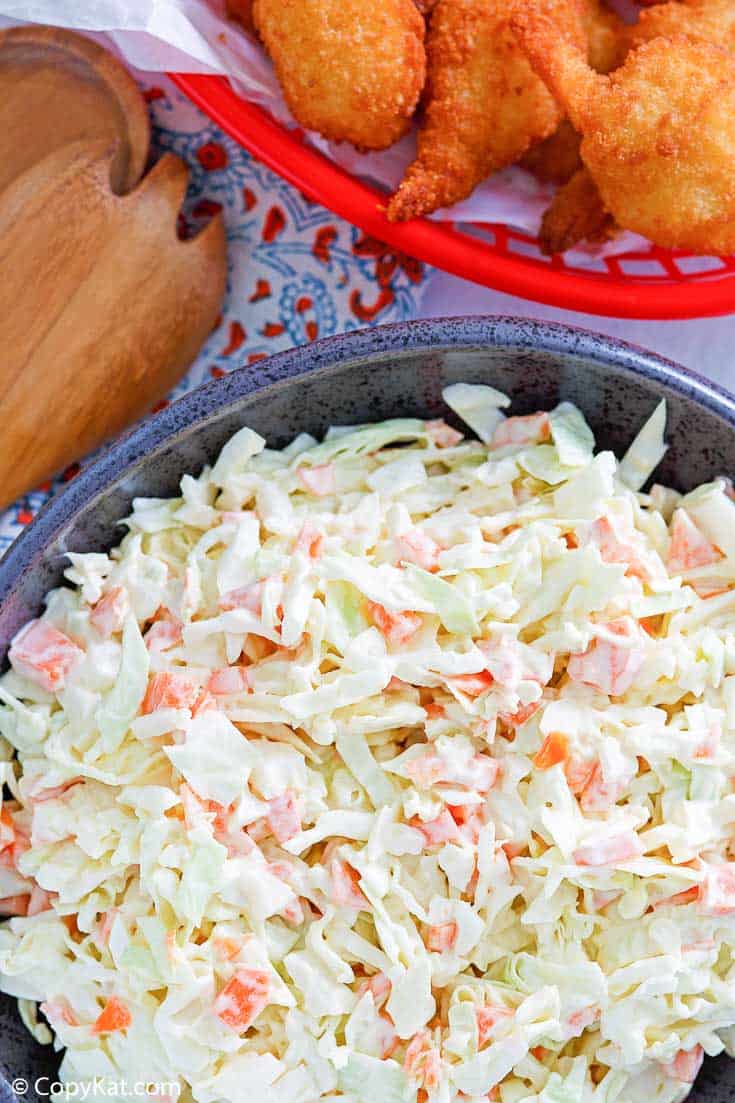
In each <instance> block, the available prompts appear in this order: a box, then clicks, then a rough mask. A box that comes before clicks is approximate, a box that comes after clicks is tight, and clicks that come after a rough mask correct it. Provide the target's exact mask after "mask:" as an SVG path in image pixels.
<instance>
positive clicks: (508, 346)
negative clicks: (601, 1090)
mask: <svg viewBox="0 0 735 1103" xmlns="http://www.w3.org/2000/svg"><path fill="white" fill-rule="evenodd" d="M457 381H465V382H470V383H473V382H474V383H480V382H482V383H491V384H492V385H493V386H495V387H499V388H500V389H501V390H503V391H505V392H507V393H508V394H510V395H511V396H512V399H513V412H514V413H520V414H523V413H530V412H532V411H534V410H538V409H542V408H549V407H551V406H553V405H555V404H556V403H557V402H558V401H559V400H560V399H570V400H571V401H573V402H575V403H577V405H578V406H580V407H581V409H582V410H583V411H584V413H585V414H586V416H587V418H588V419H589V422H590V424H591V426H592V428H593V429H594V431H595V435H596V437H597V442H598V445H600V446H603V447H606V448H612V449H614V450H615V451H617V452H618V453H620V452H621V451H622V450H624V449H625V448H626V447H627V445H628V444H629V442H630V440H631V438H632V437H633V435H634V433H635V432H636V430H637V429H638V428H639V427H640V425H641V423H642V421H643V420H644V419H645V417H646V416H647V415H648V414H649V413H650V412H651V410H652V409H653V407H654V405H655V404H656V403H657V402H658V400H659V399H660V398H662V397H663V398H666V400H667V403H668V412H669V420H668V438H669V440H670V442H671V447H670V449H669V452H668V454H667V456H666V459H665V461H664V463H663V464H662V465H661V468H660V469H659V471H658V473H657V477H658V478H660V479H661V480H662V481H664V482H667V483H669V484H670V485H673V486H675V487H677V488H678V489H680V490H687V489H689V488H691V487H693V486H695V485H696V484H698V483H700V482H704V481H706V480H708V479H710V478H711V477H712V476H714V475H716V474H720V473H728V472H732V471H733V470H735V400H734V399H733V398H731V397H730V396H729V395H728V394H726V393H725V392H723V391H722V390H719V389H718V388H716V387H714V386H713V385H712V384H710V383H708V382H706V381H705V380H703V379H700V378H698V377H696V376H694V375H692V374H690V373H687V372H686V371H685V370H684V369H682V368H679V367H677V366H676V365H675V364H672V363H670V362H668V361H665V360H662V359H660V358H659V357H658V356H655V355H653V354H652V353H647V352H644V351H643V350H641V349H638V348H635V347H633V346H631V345H625V344H621V343H619V342H616V341H613V340H611V339H610V338H608V337H602V336H598V335H595V334H592V333H587V332H584V331H582V330H578V329H573V328H571V327H566V326H560V325H550V324H546V323H540V322H532V321H528V320H525V319H516V318H452V319H440V320H435V321H428V322H409V323H400V324H398V325H392V326H385V327H382V328H376V329H371V330H365V331H360V332H356V333H350V334H347V335H345V336H340V337H333V338H328V339H327V340H324V341H319V342H316V343H315V344H311V345H307V346H305V347H302V348H297V349H293V350H291V351H290V352H285V353H280V354H279V355H277V356H273V357H271V359H269V360H266V361H263V362H262V363H259V364H257V365H256V366H254V367H250V368H246V369H242V370H241V371H236V372H233V373H232V374H230V375H227V376H225V377H224V378H222V379H219V380H217V381H216V382H213V383H209V384H208V385H206V386H204V387H201V388H200V389H199V390H197V391H194V392H192V393H190V394H188V395H186V396H185V397H184V398H181V399H180V400H179V401H177V402H174V403H173V404H172V405H171V406H169V407H168V408H167V409H165V410H163V411H162V412H161V413H159V414H157V415H156V416H155V417H152V418H151V419H150V420H149V421H147V422H145V423H144V424H143V425H141V426H139V427H137V428H136V429H134V430H133V431H132V432H130V433H128V434H127V435H126V436H125V437H123V438H122V439H120V440H118V441H117V442H116V443H115V444H113V445H112V446H111V447H110V448H109V449H108V450H107V451H106V452H105V453H104V454H103V455H102V456H101V457H100V458H99V459H98V460H97V461H96V462H94V463H93V464H91V466H89V467H88V468H87V469H86V470H84V471H83V472H82V473H81V474H80V475H78V476H77V478H76V479H74V480H73V482H72V483H70V484H69V486H68V487H67V488H66V489H65V490H64V491H63V492H62V493H61V494H59V496H58V497H56V498H55V499H53V500H52V501H51V502H50V503H49V505H47V506H46V508H45V509H44V510H43V511H42V512H41V513H40V514H39V516H38V518H37V519H36V520H35V521H34V522H33V524H32V525H30V526H29V528H28V529H27V530H26V531H25V532H24V533H23V535H22V536H21V537H20V538H19V539H18V540H17V541H16V543H15V544H14V545H13V546H12V547H11V548H10V549H9V551H8V552H7V554H6V555H5V558H4V559H3V560H2V562H1V563H0V656H1V655H3V654H4V653H5V651H6V649H7V645H8V643H9V641H10V639H11V638H12V636H13V635H14V633H15V632H16V631H17V629H18V628H19V627H20V626H21V625H22V624H23V623H24V622H25V621H26V620H28V619H29V618H30V617H33V616H36V615H37V614H38V612H39V609H40V607H41V604H42V599H43V596H44V594H45V593H46V592H47V591H48V590H49V589H51V588H52V587H53V586H56V585H58V583H59V582H60V580H61V577H62V571H63V568H64V563H65V552H67V551H91V550H99V549H105V548H108V547H110V546H111V545H114V544H115V543H117V542H118V541H119V540H120V539H121V537H122V534H123V533H122V530H121V528H120V520H121V518H123V517H125V515H126V514H127V513H128V512H129V507H130V503H131V501H132V499H133V498H134V497H135V496H137V495H148V496H156V497H158V496H166V495H172V494H175V493H176V492H177V486H178V482H179V479H180V478H181V476H182V475H183V474H184V473H185V472H191V473H198V472H199V471H200V470H201V468H202V467H203V465H204V464H206V463H209V462H211V461H212V460H213V459H214V458H215V457H216V455H217V453H218V451H219V449H220V448H221V446H222V445H223V444H224V442H225V441H226V440H227V439H228V437H230V436H231V435H232V434H233V433H234V432H235V431H236V430H237V429H238V428H240V427H241V426H242V425H245V424H247V425H249V426H251V427H252V428H253V429H256V430H257V431H258V432H259V433H261V434H262V435H263V436H264V437H266V438H267V440H268V442H269V443H270V444H271V445H273V446H275V447H280V446H282V445H284V444H286V443H287V442H288V441H289V440H290V439H291V438H292V437H293V436H294V435H295V434H296V433H297V432H300V431H303V430H306V431H308V432H310V433H313V434H314V435H315V436H319V435H320V434H321V433H323V431H324V430H325V429H326V428H327V427H328V426H329V425H330V424H341V425H344V424H350V423H360V422H366V421H376V420H379V419H381V418H386V417H396V416H418V417H437V416H440V415H441V416H447V415H448V411H447V410H446V408H445V407H444V405H443V403H442V397H441V396H442V388H443V387H445V386H446V385H447V384H448V383H454V382H457ZM448 419H449V420H452V418H451V416H449V418H448ZM55 1068H56V1061H55V1058H54V1054H53V1053H52V1052H51V1050H50V1047H45V1048H44V1047H41V1046H39V1045H38V1044H37V1043H36V1042H35V1041H33V1039H32V1038H31V1037H30V1035H28V1034H27V1033H26V1031H25V1029H24V1028H23V1027H22V1025H21V1023H20V1020H19V1018H18V1014H17V1010H16V1006H15V1001H14V1000H11V999H8V998H7V997H2V998H0V1103H10V1101H12V1100H14V1099H15V1098H16V1097H15V1096H14V1095H13V1093H12V1090H11V1087H10V1083H11V1082H12V1081H13V1080H14V1079H15V1080H17V1078H19V1077H20V1078H23V1079H24V1080H26V1081H27V1082H28V1084H29V1085H30V1087H29V1090H28V1091H27V1092H26V1093H25V1094H22V1095H20V1096H19V1097H18V1098H21V1099H24V1100H36V1099H37V1098H45V1097H47V1087H48V1083H49V1081H46V1080H43V1081H41V1084H40V1091H39V1092H38V1093H36V1092H34V1090H33V1083H34V1081H35V1080H36V1079H37V1078H38V1077H50V1078H51V1079H53V1077H54V1071H55ZM1 1077H4V1079H2V1078H1ZM691 1099H692V1100H696V1101H697V1103H732V1100H733V1099H735V1062H730V1061H728V1060H727V1059H726V1058H719V1059H717V1060H714V1061H708V1062H707V1063H706V1064H705V1067H704V1069H703V1071H702V1074H701V1076H700V1079H699V1081H698V1084H697V1086H696V1088H695V1090H694V1093H693V1095H692V1096H691ZM621 1103H625V1100H622V1101H621Z"/></svg>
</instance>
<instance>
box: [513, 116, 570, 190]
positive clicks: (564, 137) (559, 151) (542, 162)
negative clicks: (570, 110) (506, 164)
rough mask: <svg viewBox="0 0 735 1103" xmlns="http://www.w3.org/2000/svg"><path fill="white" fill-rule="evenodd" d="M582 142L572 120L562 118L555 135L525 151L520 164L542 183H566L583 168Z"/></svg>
mask: <svg viewBox="0 0 735 1103" xmlns="http://www.w3.org/2000/svg"><path fill="white" fill-rule="evenodd" d="M581 141H582V139H581V138H580V136H579V134H577V131H576V130H575V129H574V127H573V126H572V124H571V123H570V122H569V119H562V121H561V122H560V123H559V125H558V126H557V128H556V130H555V131H554V133H553V134H550V135H549V137H548V138H544V139H543V141H541V142H536V143H535V145H532V146H531V148H530V149H529V150H528V152H527V153H524V154H523V156H522V157H521V159H520V162H519V164H520V165H521V167H522V168H524V169H527V170H528V172H532V173H533V175H534V176H535V177H536V179H537V180H540V181H541V183H542V184H566V182H567V180H569V179H571V177H572V176H574V174H575V172H576V171H577V169H579V168H581V167H582V158H581V157H580V155H579V147H580V144H581Z"/></svg>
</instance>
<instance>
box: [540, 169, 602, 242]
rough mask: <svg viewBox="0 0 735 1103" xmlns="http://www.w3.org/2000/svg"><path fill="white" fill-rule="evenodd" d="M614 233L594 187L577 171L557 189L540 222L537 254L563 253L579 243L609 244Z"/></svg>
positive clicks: (586, 172) (589, 180)
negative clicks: (538, 252) (539, 246)
mask: <svg viewBox="0 0 735 1103" xmlns="http://www.w3.org/2000/svg"><path fill="white" fill-rule="evenodd" d="M616 233H617V227H616V225H615V220H614V219H613V217H612V215H610V213H609V212H608V211H607V210H606V209H605V205H604V203H603V202H602V198H601V197H600V193H599V191H598V190H597V186H596V184H595V182H594V180H593V179H592V177H591V176H590V174H589V172H588V171H587V169H586V168H581V169H579V170H578V171H577V172H575V173H574V175H573V176H572V177H571V178H570V179H569V180H568V181H567V182H566V184H564V185H563V186H562V187H561V188H559V190H558V192H557V193H556V195H555V196H554V198H553V199H552V201H551V204H550V205H549V208H548V210H547V211H546V213H545V214H544V217H543V218H542V220H541V229H540V231H539V244H540V245H541V252H542V253H546V254H547V256H551V255H552V254H554V253H564V252H565V251H566V250H567V249H571V248H572V246H573V245H576V244H577V242H579V241H593V242H603V241H609V240H610V238H611V237H614V236H615V234H616Z"/></svg>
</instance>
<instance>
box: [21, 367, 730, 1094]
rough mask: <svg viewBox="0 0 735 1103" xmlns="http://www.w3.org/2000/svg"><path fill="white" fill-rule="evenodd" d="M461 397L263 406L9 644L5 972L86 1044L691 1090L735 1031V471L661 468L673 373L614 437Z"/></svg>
mask: <svg viewBox="0 0 735 1103" xmlns="http://www.w3.org/2000/svg"><path fill="white" fill-rule="evenodd" d="M445 399H446V401H447V404H448V405H449V406H450V407H451V408H452V409H453V410H454V411H455V412H456V413H457V414H458V415H459V416H461V417H462V418H463V419H464V420H465V422H466V423H467V424H468V425H469V427H470V428H471V429H473V430H474V431H475V432H476V433H477V435H478V436H479V437H480V441H477V440H472V439H464V438H463V437H462V436H461V434H459V433H458V432H457V431H456V430H455V429H453V428H451V427H450V426H448V425H446V424H445V423H444V422H441V421H429V422H423V421H417V420H414V419H397V420H391V421H386V422H382V423H380V424H377V425H363V426H358V427H356V428H354V427H353V428H345V427H339V428H335V429H333V430H330V431H329V432H328V433H327V435H326V437H325V439H324V441H322V442H321V443H320V442H317V441H315V440H314V439H313V438H311V437H309V436H308V435H306V434H302V435H301V436H299V437H298V438H297V439H296V440H295V441H294V442H293V443H292V445H290V446H289V447H288V448H286V449H284V450H283V451H280V452H278V451H273V450H269V449H268V448H266V445H265V442H264V441H263V440H262V438H260V437H259V436H258V435H257V434H256V433H253V432H252V431H251V430H250V429H248V428H245V429H242V430H240V432H239V433H237V435H236V436H235V437H233V439H232V440H231V441H230V442H229V443H228V444H227V445H225V447H224V449H223V450H222V453H221V455H220V457H219V459H218V460H217V462H216V464H215V465H214V467H213V468H211V469H205V470H204V471H203V472H202V474H201V475H200V476H198V477H197V478H194V477H192V476H185V477H184V479H182V483H181V495H180V497H178V498H176V499H172V500H160V499H155V500H145V499H138V500H136V502H135V503H134V508H133V512H132V514H131V516H130V517H129V518H128V521H127V527H128V534H127V535H126V537H125V538H124V540H123V541H122V543H121V544H120V546H119V547H117V548H116V549H114V550H113V551H112V552H110V553H109V554H107V555H104V554H100V553H95V552H91V553H89V554H87V555H84V554H77V553H75V554H73V555H70V557H69V559H70V567H69V568H68V570H67V581H68V583H69V585H68V586H66V587H63V588H61V589H59V590H57V591H55V592H54V593H52V594H50V595H49V596H48V599H47V605H46V610H45V612H44V613H43V615H42V617H41V618H40V619H39V620H37V621H34V622H32V623H31V624H30V625H29V626H27V627H26V628H25V629H24V630H23V631H22V632H21V633H19V635H18V636H17V637H16V639H15V640H14V642H13V645H12V647H11V651H10V659H11V666H10V669H9V670H8V671H7V673H6V674H4V675H3V676H2V678H0V774H1V780H2V782H3V785H4V788H3V792H4V794H5V796H4V797H3V801H2V806H1V808H0V901H1V903H2V907H1V908H0V910H1V911H2V914H3V915H5V916H8V917H9V918H8V921H7V922H6V923H4V924H3V926H2V928H0V987H2V990H3V991H5V992H7V993H9V994H11V995H13V996H15V997H17V998H18V1000H19V1009H20V1013H21V1017H22V1019H23V1021H24V1022H25V1024H26V1025H27V1027H28V1029H29V1030H30V1031H31V1032H32V1033H33V1035H34V1036H35V1037H36V1039H37V1040H39V1041H40V1042H48V1041H49V1040H50V1039H51V1038H52V1037H53V1039H54V1044H55V1045H56V1046H57V1047H58V1048H59V1049H64V1051H65V1054H64V1058H63V1062H62V1066H61V1078H62V1080H64V1081H66V1082H68V1083H70V1084H71V1083H72V1082H75V1083H77V1084H80V1083H81V1084H86V1083H95V1082H96V1078H99V1077H102V1078H103V1080H104V1079H105V1078H109V1079H112V1080H120V1079H125V1080H126V1081H127V1082H128V1083H129V1084H134V1083H135V1082H138V1081H140V1082H145V1083H149V1082H169V1083H173V1084H177V1085H178V1086H179V1088H180V1098H183V1099H184V1100H196V1101H198V1103H222V1101H230V1100H232V1101H233V1103H234V1101H238V1103H239V1101H240V1100H241V1099H242V1098H243V1095H245V1096H247V1098H248V1099H252V1100H253V1101H255V1103H313V1101H317V1100H319V1099H324V1100H327V1101H330V1103H331V1101H335V1103H336V1101H337V1100H340V1101H345V1103H460V1101H461V1103H486V1101H487V1100H492V1101H495V1100H499V1101H500V1103H521V1101H526V1100H527V1101H529V1103H649V1101H650V1100H653V1099H655V1100H657V1101H658V1103H678V1101H680V1100H682V1099H683V1098H684V1097H685V1095H686V1094H687V1092H688V1091H689V1088H690V1085H691V1082H692V1081H693V1080H694V1078H695V1077H696V1074H697V1071H698V1069H699V1065H700V1063H701V1060H702V1057H703V1055H704V1054H717V1053H719V1052H720V1051H722V1050H723V1049H725V1050H727V1051H728V1052H729V1053H733V1052H735V964H734V954H735V795H734V794H733V792H732V778H733V776H735V632H734V631H733V627H734V625H735V591H734V590H733V586H734V584H735V537H734V536H733V532H735V525H734V523H733V522H734V521H735V505H734V504H733V500H732V497H731V491H730V488H729V483H728V482H727V481H726V480H724V479H717V480H716V481H714V482H712V483H709V484H707V485H706V486H703V487H700V488H698V489H696V490H694V491H692V492H691V493H689V494H687V495H685V496H684V497H681V496H679V495H676V494H674V492H671V491H667V490H665V488H662V487H654V488H653V490H652V491H651V494H650V496H649V495H646V494H642V493H640V487H641V486H643V485H644V483H645V482H646V480H647V479H648V477H649V476H650V474H651V473H652V471H653V469H654V467H655V465H656V464H657V463H658V461H659V460H660V459H661V457H662V456H663V454H664V451H665V444H664V425H665V408H664V406H663V404H662V405H661V406H659V407H657V409H656V410H655V411H654V413H653V415H652V416H651V418H650V419H649V421H648V422H647V423H646V425H645V426H644V427H643V429H642V430H641V433H640V434H639V436H638V437H637V438H636V440H635V442H634V443H633V444H632V445H631V448H630V449H629V450H628V452H627V453H626V456H625V458H624V459H623V461H622V462H621V463H620V464H618V463H617V461H616V459H615V457H614V456H613V455H612V453H610V452H600V453H597V454H595V452H594V438H593V436H592V432H591V430H590V428H589V427H588V425H587V424H586V422H585V420H584V418H583V416H582V414H581V412H580V411H579V410H578V409H577V408H576V407H575V406H573V405H571V404H570V403H567V402H564V403H562V404H561V405H559V406H558V407H557V408H556V409H555V410H552V411H551V413H550V414H548V415H546V414H535V415H530V416H523V417H513V416H506V414H504V413H503V412H502V411H503V410H507V407H508V405H509V400H508V399H507V398H506V397H505V396H504V395H502V394H500V393H499V392H497V391H495V390H494V389H493V388H491V387H484V386H479V385H465V384H458V385H455V386H453V387H450V388H448V389H447V391H446V393H445ZM39 1016H40V1017H39ZM79 1090H80V1089H79V1088H78V1087H77V1088H76V1089H75V1091H76V1094H79ZM131 1098H133V1097H132V1096H131Z"/></svg>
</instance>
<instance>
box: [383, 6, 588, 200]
mask: <svg viewBox="0 0 735 1103" xmlns="http://www.w3.org/2000/svg"><path fill="white" fill-rule="evenodd" d="M542 2H543V7H544V11H545V12H546V14H547V16H548V17H549V18H550V19H555V20H557V21H558V26H559V33H560V35H561V36H562V37H565V36H567V35H569V36H570V37H571V39H572V40H573V41H574V42H575V43H577V44H578V45H579V46H582V45H583V43H584V30H583V28H582V22H581V14H580V9H579V2H578V0H542ZM508 10H509V5H508V0H439V2H438V4H437V6H436V7H435V8H434V11H433V14H432V17H431V21H430V24H429V34H428V39H427V56H428V84H427V102H426V116H425V120H424V124H423V126H422V128H421V130H420V131H419V136H418V156H417V158H416V160H415V161H414V163H413V164H412V165H411V166H410V168H409V169H408V172H407V173H406V176H405V178H404V180H403V182H402V183H401V185H400V187H399V188H398V191H397V192H396V194H395V195H394V196H393V198H392V199H391V201H390V203H389V205H388V217H389V218H390V219H391V220H393V221H401V220H404V219H409V218H416V217H418V216H419V215H425V214H430V213H431V212H432V211H435V210H437V208H439V207H448V206H451V205H452V204H453V203H456V202H458V201H459V200H460V199H465V198H466V197H467V196H468V195H470V193H471V192H472V191H473V190H474V189H475V187H476V186H477V185H478V184H479V183H480V182H481V181H482V180H484V179H485V177H486V176H489V175H490V174H491V173H493V172H496V171H497V170H498V169H501V168H505V167H506V166H507V165H512V164H514V163H515V162H516V161H517V160H518V158H519V157H521V156H522V155H523V154H524V153H525V152H526V150H527V149H528V148H529V146H530V145H531V144H532V142H534V141H536V140H538V139H541V138H546V137H548V136H549V135H550V134H552V133H553V132H554V130H555V129H556V127H557V125H558V123H559V121H560V119H561V117H562V112H561V111H560V110H559V107H558V105H557V104H556V102H555V101H554V98H553V97H552V96H551V95H550V94H549V92H548V91H547V89H546V87H545V86H544V84H543V82H542V81H540V80H539V79H538V77H537V76H536V75H535V74H534V72H533V70H532V69H531V67H530V65H529V64H528V62H527V61H526V58H525V57H524V55H523V54H522V52H521V51H520V50H519V49H518V45H517V43H516V41H515V38H514V36H513V34H512V32H511V30H510V27H509V25H508Z"/></svg>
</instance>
